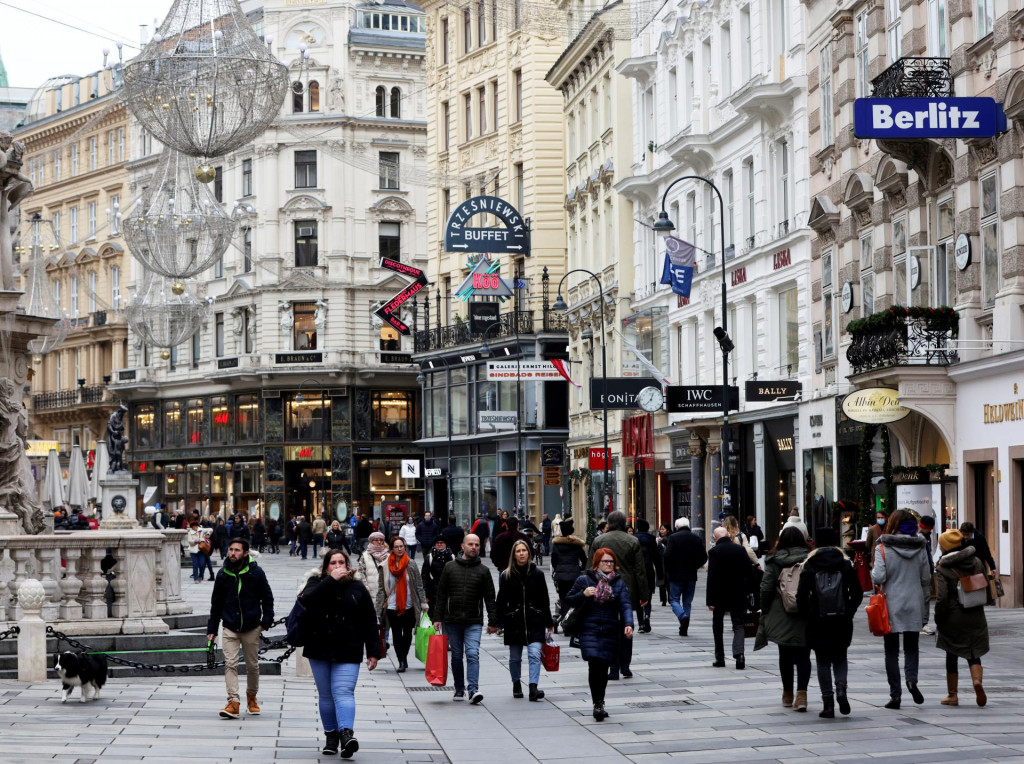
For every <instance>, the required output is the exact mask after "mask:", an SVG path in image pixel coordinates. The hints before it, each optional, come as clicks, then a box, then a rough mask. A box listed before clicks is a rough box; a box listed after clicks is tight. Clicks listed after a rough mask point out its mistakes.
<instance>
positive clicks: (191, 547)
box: [188, 528, 213, 554]
mask: <svg viewBox="0 0 1024 764" xmlns="http://www.w3.org/2000/svg"><path fill="white" fill-rule="evenodd" d="M212 535H213V532H212V531H211V530H210V529H209V528H189V529H188V553H189V554H199V542H200V541H202V540H203V539H210V538H211V537H212Z"/></svg>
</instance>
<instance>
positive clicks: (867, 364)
mask: <svg viewBox="0 0 1024 764" xmlns="http://www.w3.org/2000/svg"><path fill="white" fill-rule="evenodd" d="M894 310H903V309H902V308H896V309H894ZM850 334H851V336H852V338H853V342H852V343H851V344H850V347H849V348H847V350H846V358H847V360H848V361H849V362H850V364H851V365H852V366H853V373H854V374H860V373H862V372H865V371H873V370H875V369H885V368H889V367H892V366H917V365H924V366H948V365H950V364H953V363H956V362H957V361H958V360H959V355H958V354H957V350H956V340H957V337H958V336H959V327H958V325H957V324H956V323H955V320H954V321H953V322H952V323H951V322H950V321H949V319H948V317H945V316H942V317H940V318H939V319H932V318H928V317H924V316H904V315H894V316H893V317H892V318H891V320H889V321H887V322H885V323H881V322H876V324H875V325H873V326H872V325H868V326H863V327H854V328H851V329H850Z"/></svg>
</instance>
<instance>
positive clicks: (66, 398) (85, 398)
mask: <svg viewBox="0 0 1024 764" xmlns="http://www.w3.org/2000/svg"><path fill="white" fill-rule="evenodd" d="M106 391H107V388H106V387H104V386H103V385H97V386H95V387H79V388H77V389H75V390H60V391H58V392H55V393H38V394H36V395H33V396H32V408H33V409H35V410H37V411H39V410H43V409H64V408H70V407H71V406H78V405H79V404H82V403H102V402H103V397H104V395H105V394H106Z"/></svg>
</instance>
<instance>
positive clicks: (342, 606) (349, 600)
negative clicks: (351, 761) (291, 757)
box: [299, 549, 381, 759]
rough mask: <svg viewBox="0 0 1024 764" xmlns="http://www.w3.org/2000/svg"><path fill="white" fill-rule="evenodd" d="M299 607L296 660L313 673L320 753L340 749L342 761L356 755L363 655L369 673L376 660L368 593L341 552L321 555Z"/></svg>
mask: <svg viewBox="0 0 1024 764" xmlns="http://www.w3.org/2000/svg"><path fill="white" fill-rule="evenodd" d="M299 601H300V602H301V603H302V605H303V606H304V607H305V608H306V615H305V618H304V621H303V626H304V629H305V632H306V644H305V646H304V647H303V649H302V654H303V655H304V656H305V657H306V658H308V659H309V665H310V667H311V668H312V670H313V680H314V681H315V682H316V689H317V694H318V695H319V705H320V720H321V721H322V722H323V725H324V733H325V735H326V737H327V742H326V744H325V745H324V748H323V753H325V754H327V755H329V756H330V755H336V754H337V753H338V748H339V747H340V748H341V756H342V758H345V759H347V758H349V757H350V756H352V754H354V753H355V752H356V751H358V750H359V741H358V740H356V738H355V734H354V732H353V726H354V724H355V718H356V696H355V690H356V680H357V679H359V664H360V662H361V661H362V660H363V649H364V648H365V649H366V666H367V668H368V669H369V670H370V671H373V670H374V669H375V668H376V667H377V660H378V659H379V658H380V657H381V656H380V637H379V633H378V631H377V611H376V609H375V608H374V604H373V598H372V597H371V596H370V593H369V592H368V591H366V587H365V586H363V584H362V583H361V582H359V581H357V580H355V571H354V570H350V569H349V559H348V554H347V553H346V552H345V551H343V550H341V549H331V550H330V551H328V552H327V554H325V555H324V561H323V565H322V566H321V568H320V575H318V576H310V578H309V580H308V581H307V582H306V585H305V587H304V588H303V590H302V594H300V595H299Z"/></svg>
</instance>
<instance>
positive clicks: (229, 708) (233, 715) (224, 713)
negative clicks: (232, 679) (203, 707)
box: [220, 699, 238, 719]
mask: <svg viewBox="0 0 1024 764" xmlns="http://www.w3.org/2000/svg"><path fill="white" fill-rule="evenodd" d="M220 718H221V719H237V718H238V701H237V700H230V699H229V700H228V704H227V705H226V706H224V708H222V709H221V710H220Z"/></svg>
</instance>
